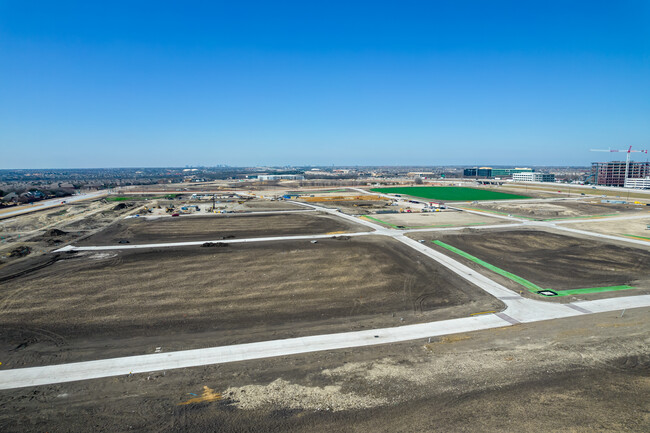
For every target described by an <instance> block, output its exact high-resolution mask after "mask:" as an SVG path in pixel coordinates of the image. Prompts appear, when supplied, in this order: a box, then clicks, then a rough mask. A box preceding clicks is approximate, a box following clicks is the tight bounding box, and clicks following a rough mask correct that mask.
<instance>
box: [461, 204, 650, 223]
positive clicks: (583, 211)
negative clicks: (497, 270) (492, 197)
mask: <svg viewBox="0 0 650 433" xmlns="http://www.w3.org/2000/svg"><path fill="white" fill-rule="evenodd" d="M468 207H471V208H474V209H481V210H487V211H496V212H501V213H505V214H511V215H513V216H523V217H528V218H531V219H535V220H552V219H562V218H574V217H588V216H594V215H611V216H616V215H624V214H632V213H636V212H647V209H646V208H645V207H640V206H635V205H624V204H609V203H600V202H598V201H575V200H562V201H548V202H528V203H525V202H524V203H518V202H505V203H478V204H473V205H471V206H468Z"/></svg>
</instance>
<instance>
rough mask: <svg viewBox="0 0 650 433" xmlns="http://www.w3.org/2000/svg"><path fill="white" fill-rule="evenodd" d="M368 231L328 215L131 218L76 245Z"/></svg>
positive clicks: (221, 215)
mask: <svg viewBox="0 0 650 433" xmlns="http://www.w3.org/2000/svg"><path fill="white" fill-rule="evenodd" d="M362 231H368V229H367V228H366V227H364V226H362V225H361V224H353V223H351V222H348V221H347V220H343V219H341V218H335V217H332V216H330V215H328V214H324V213H317V212H307V213H286V214H265V215H244V214H237V215H230V214H218V215H215V214H212V215H205V216H203V215H190V216H185V215H182V216H180V217H169V216H165V217H160V218H130V219H126V220H122V221H119V222H117V223H115V224H113V225H111V226H110V227H109V228H108V229H106V230H104V231H102V232H99V233H97V234H95V235H93V236H90V237H88V238H86V239H84V240H82V241H80V242H78V243H77V244H76V245H79V246H82V245H116V244H117V243H118V242H120V241H129V243H133V244H150V243H160V242H183V241H211V240H219V239H221V238H224V239H229V238H255V237H265V236H284V235H309V234H327V233H333V232H334V233H336V232H362Z"/></svg>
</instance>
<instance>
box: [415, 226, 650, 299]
mask: <svg viewBox="0 0 650 433" xmlns="http://www.w3.org/2000/svg"><path fill="white" fill-rule="evenodd" d="M411 237H414V238H418V239H426V240H427V242H426V243H425V245H427V246H430V247H432V248H434V249H437V250H439V251H441V252H443V253H445V254H448V255H449V256H450V257H453V258H454V259H456V260H460V261H463V263H466V264H468V266H471V267H474V268H475V269H477V270H479V271H480V272H488V273H489V275H490V276H491V277H494V279H495V281H499V282H500V283H502V284H504V285H506V286H507V287H510V288H512V289H514V290H517V291H520V290H524V293H525V294H526V293H527V290H525V289H524V288H523V287H522V286H519V285H518V284H516V283H514V282H512V281H510V280H508V279H505V278H504V277H501V276H500V275H496V274H494V273H491V272H490V271H488V270H487V269H485V268H484V267H482V266H480V265H477V264H475V263H473V262H471V261H469V260H467V259H464V258H462V257H460V256H459V255H457V254H454V253H453V252H450V251H448V250H446V249H444V248H441V247H439V246H437V245H434V244H432V243H431V242H429V241H428V240H431V239H437V240H440V241H442V242H445V243H446V244H449V245H451V246H453V247H456V248H459V249H461V250H462V251H464V252H466V253H469V254H471V255H473V256H475V257H478V258H479V259H481V260H484V261H485V262H487V263H489V264H491V265H494V266H497V267H499V268H501V269H504V270H506V271H508V272H511V273H513V274H515V275H517V276H520V277H522V278H525V279H526V280H529V281H531V282H533V283H534V284H537V285H538V286H541V287H542V288H544V289H552V290H568V289H582V288H591V287H606V286H618V285H630V286H633V287H636V289H634V290H621V291H617V292H608V293H606V294H602V293H601V294H591V295H580V297H581V298H589V297H590V296H591V297H594V296H595V297H598V296H599V295H605V296H607V297H611V296H629V295H636V294H649V293H650V251H648V250H647V249H643V248H642V247H641V248H635V247H626V246H622V245H615V244H611V243H607V242H602V241H599V240H595V239H587V238H581V237H574V236H568V235H564V234H559V233H555V232H551V231H545V230H531V229H518V230H514V229H513V230H498V229H495V230H485V231H478V230H474V231H472V230H471V229H469V230H468V231H465V232H463V233H457V232H456V233H451V232H435V233H430V234H429V233H426V234H425V233H417V234H413V235H412V236H411ZM532 296H537V295H532ZM538 298H539V297H538ZM566 298H568V299H565V301H571V300H573V298H572V297H570V296H567V297H566ZM545 299H549V298H545Z"/></svg>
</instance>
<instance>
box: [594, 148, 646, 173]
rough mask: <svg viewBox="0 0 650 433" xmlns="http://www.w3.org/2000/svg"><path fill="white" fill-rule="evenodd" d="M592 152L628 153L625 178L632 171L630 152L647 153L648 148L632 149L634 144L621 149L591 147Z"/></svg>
mask: <svg viewBox="0 0 650 433" xmlns="http://www.w3.org/2000/svg"><path fill="white" fill-rule="evenodd" d="M590 150H591V151H592V152H625V153H627V158H626V159H625V179H627V175H628V173H629V172H630V153H645V154H646V155H647V154H648V149H645V150H632V146H630V148H629V149H627V150H625V149H622V150H619V149H590Z"/></svg>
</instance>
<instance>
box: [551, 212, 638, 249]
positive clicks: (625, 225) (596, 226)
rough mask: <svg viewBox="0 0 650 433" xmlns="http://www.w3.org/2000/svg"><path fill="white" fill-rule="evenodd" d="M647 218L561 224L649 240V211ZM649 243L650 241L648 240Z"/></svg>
mask: <svg viewBox="0 0 650 433" xmlns="http://www.w3.org/2000/svg"><path fill="white" fill-rule="evenodd" d="M647 215H648V217H647V218H635V219H618V220H612V221H599V220H597V219H596V220H593V221H588V222H580V223H572V224H563V226H564V227H569V228H574V229H579V230H588V231H591V232H597V233H604V234H606V235H615V236H623V237H629V238H632V239H647V240H648V241H650V229H649V228H648V226H650V213H648V214H647ZM648 245H650V242H648Z"/></svg>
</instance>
